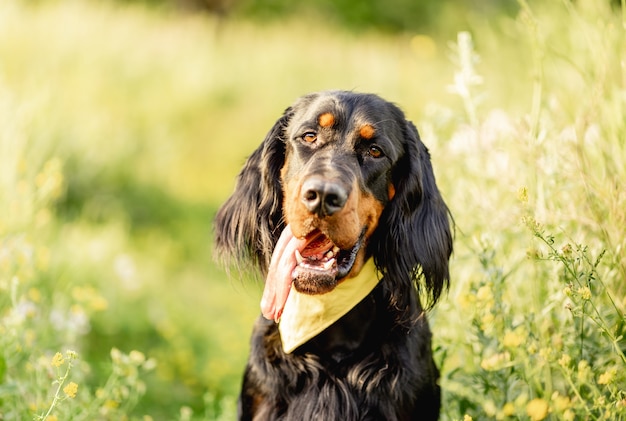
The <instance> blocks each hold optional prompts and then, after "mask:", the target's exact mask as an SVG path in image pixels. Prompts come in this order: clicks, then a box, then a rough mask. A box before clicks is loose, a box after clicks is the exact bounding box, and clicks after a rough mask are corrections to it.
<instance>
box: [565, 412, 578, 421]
mask: <svg viewBox="0 0 626 421" xmlns="http://www.w3.org/2000/svg"><path fill="white" fill-rule="evenodd" d="M574 419H576V414H575V413H574V411H572V410H571V409H568V410H567V411H565V412H563V421H574Z"/></svg>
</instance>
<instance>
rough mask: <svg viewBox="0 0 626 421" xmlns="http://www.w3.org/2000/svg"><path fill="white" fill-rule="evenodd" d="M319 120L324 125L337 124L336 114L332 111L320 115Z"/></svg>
mask: <svg viewBox="0 0 626 421" xmlns="http://www.w3.org/2000/svg"><path fill="white" fill-rule="evenodd" d="M317 121H318V123H319V124H320V126H322V127H331V126H332V125H333V124H335V116H334V115H332V114H331V113H324V114H321V115H320V116H319V118H318V119H317Z"/></svg>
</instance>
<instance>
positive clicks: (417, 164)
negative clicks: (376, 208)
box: [373, 121, 452, 310]
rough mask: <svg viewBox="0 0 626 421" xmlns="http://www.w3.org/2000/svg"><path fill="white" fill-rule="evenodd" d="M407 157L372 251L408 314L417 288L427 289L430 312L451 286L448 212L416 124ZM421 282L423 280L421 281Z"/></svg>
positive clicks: (410, 128)
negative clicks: (443, 292)
mask: <svg viewBox="0 0 626 421" xmlns="http://www.w3.org/2000/svg"><path fill="white" fill-rule="evenodd" d="M403 132H404V133H403V137H404V140H403V144H404V149H405V150H404V155H403V156H402V157H401V158H400V160H399V161H398V163H397V164H396V165H395V167H394V169H393V172H392V183H393V186H394V189H395V195H394V197H393V199H392V200H391V201H390V203H389V204H388V205H387V207H386V208H385V210H384V212H383V215H382V220H381V223H380V224H379V229H378V232H377V234H376V239H375V242H374V247H376V249H375V250H374V252H373V255H374V261H375V263H376V266H377V267H378V268H379V270H380V271H381V272H382V273H383V275H384V276H385V282H391V283H393V285H390V286H389V290H390V291H391V294H392V295H395V296H393V297H392V300H393V302H394V305H395V306H397V308H398V309H399V310H403V309H408V306H409V301H408V300H409V297H410V295H411V294H412V293H413V292H412V289H413V288H415V287H417V288H418V290H419V289H420V288H424V289H425V291H424V292H425V293H426V297H427V298H426V299H427V303H426V306H427V307H431V306H432V305H434V304H435V302H436V301H437V299H438V298H439V296H440V294H441V292H442V291H443V290H444V289H445V288H447V286H448V283H449V269H448V262H449V259H450V255H451V253H452V233H451V229H450V224H451V222H450V219H449V216H450V214H449V211H448V208H447V206H446V204H445V203H444V201H443V198H442V197H441V194H440V193H439V190H438V188H437V185H436V183H435V175H434V173H433V169H432V165H431V163H430V154H429V152H428V149H427V148H426V146H425V145H424V144H423V143H422V141H421V140H420V138H419V134H418V132H417V129H416V128H415V126H414V125H413V123H411V122H409V121H407V122H406V125H405V127H404V130H403ZM420 278H422V279H420Z"/></svg>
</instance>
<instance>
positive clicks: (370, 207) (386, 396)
mask: <svg viewBox="0 0 626 421" xmlns="http://www.w3.org/2000/svg"><path fill="white" fill-rule="evenodd" d="M214 223H215V228H214V229H215V240H216V247H215V250H216V254H217V256H218V258H221V259H222V260H225V264H227V265H230V266H233V265H234V266H237V267H238V268H239V269H240V270H241V269H242V268H250V266H251V267H252V268H253V269H255V270H258V271H259V272H260V274H261V275H262V276H263V277H264V278H265V289H264V291H263V297H262V299H261V310H262V316H260V317H259V319H258V320H257V321H256V323H255V326H254V328H253V333H252V339H251V351H250V357H249V360H248V363H247V367H246V369H245V373H244V377H243V384H242V389H241V394H240V396H239V402H238V416H239V419H240V420H307V421H309V420H350V421H351V420H387V421H391V420H435V419H438V417H439V411H440V387H439V385H438V378H439V371H438V368H437V367H436V365H435V363H434V361H433V356H432V351H431V332H430V328H429V325H428V321H427V319H426V316H425V312H426V311H428V310H429V309H430V308H431V307H432V306H433V305H434V304H435V302H436V301H437V300H438V298H439V297H440V295H441V293H442V292H443V291H444V290H445V289H446V288H447V287H448V285H449V259H450V255H451V253H452V234H451V226H452V219H451V216H450V212H449V210H448V207H447V206H446V204H445V202H444V200H443V199H442V196H441V194H440V192H439V190H438V188H437V185H436V183H435V177H434V174H433V169H432V165H431V162H430V154H429V152H428V150H427V148H426V146H425V145H424V144H423V143H422V141H421V140H420V137H419V134H418V132H417V129H416V128H415V126H414V125H413V123H411V122H410V121H408V120H407V119H406V118H405V115H404V113H403V112H402V111H401V110H400V109H399V108H398V107H397V106H396V105H394V104H392V103H390V102H387V101H386V100H384V99H382V98H381V97H379V96H377V95H374V94H365V93H355V92H350V91H324V92H318V93H312V94H309V95H305V96H303V97H301V98H299V99H298V100H297V101H296V102H295V103H294V104H293V105H292V106H290V107H288V108H287V109H286V110H285V112H284V114H283V115H282V116H281V117H280V118H279V119H278V121H276V123H275V124H274V126H273V127H272V129H271V130H270V131H269V133H268V134H267V136H266V137H265V139H264V140H263V142H262V144H261V145H260V146H259V147H258V149H256V150H255V151H254V152H253V153H252V155H251V156H250V157H249V158H248V159H247V161H246V163H245V165H244V167H243V169H242V170H241V172H240V174H239V176H238V179H237V183H236V187H235V190H234V193H233V194H232V196H231V197H230V198H229V199H227V201H226V202H225V203H224V204H223V205H222V207H221V208H220V209H219V210H218V212H217V214H216V217H215V221H214ZM320 308H322V310H320ZM326 313H330V316H328V314H326ZM320 314H321V316H320ZM327 316H328V317H327ZM318 319H319V320H318ZM320 320H321V321H320Z"/></svg>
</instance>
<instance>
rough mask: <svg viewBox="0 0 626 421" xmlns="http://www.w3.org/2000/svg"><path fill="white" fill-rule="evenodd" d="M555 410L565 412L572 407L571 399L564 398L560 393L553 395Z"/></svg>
mask: <svg viewBox="0 0 626 421" xmlns="http://www.w3.org/2000/svg"><path fill="white" fill-rule="evenodd" d="M552 402H553V409H555V410H556V411H559V412H563V411H565V410H566V409H568V408H569V407H570V406H571V401H570V398H568V397H567V396H562V395H561V394H559V392H554V393H553V394H552Z"/></svg>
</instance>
